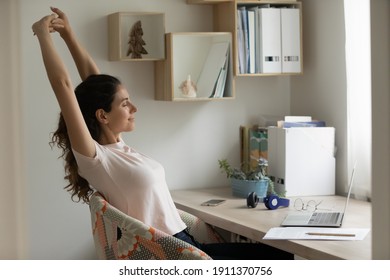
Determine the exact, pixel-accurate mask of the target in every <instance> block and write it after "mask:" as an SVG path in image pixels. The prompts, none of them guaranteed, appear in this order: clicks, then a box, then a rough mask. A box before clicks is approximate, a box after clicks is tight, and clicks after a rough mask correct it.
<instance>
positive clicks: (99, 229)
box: [89, 192, 211, 260]
mask: <svg viewBox="0 0 390 280" xmlns="http://www.w3.org/2000/svg"><path fill="white" fill-rule="evenodd" d="M89 206H90V211H91V221H92V233H93V238H94V243H95V248H96V251H97V255H98V258H99V259H113V260H119V259H135V260H147V259H161V260H162V259H177V260H190V259H191V260H205V259H211V258H210V256H208V255H207V254H206V253H204V252H203V251H202V250H199V249H198V248H196V247H194V246H192V245H190V244H188V243H187V242H184V241H182V240H180V239H178V238H175V237H173V236H172V235H169V234H167V233H165V232H162V231H160V230H158V229H155V228H153V227H151V226H148V225H146V224H144V223H142V222H141V221H139V220H137V219H134V218H132V217H130V216H128V215H126V214H124V213H123V212H121V211H119V210H118V209H117V208H115V207H114V206H112V205H110V204H109V203H108V202H107V201H106V200H105V199H104V197H103V196H102V195H101V194H99V193H98V192H95V193H94V194H93V195H92V196H91V198H90V203H89Z"/></svg>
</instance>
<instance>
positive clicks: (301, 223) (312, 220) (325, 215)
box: [281, 167, 355, 227]
mask: <svg viewBox="0 0 390 280" xmlns="http://www.w3.org/2000/svg"><path fill="white" fill-rule="evenodd" d="M354 175H355V167H354V168H353V170H352V174H351V179H350V182H349V188H348V195H347V199H346V201H345V206H344V210H343V212H319V211H316V212H307V211H305V212H298V213H290V214H288V215H287V217H286V218H285V219H284V221H283V222H282V224H281V226H284V227H341V225H342V222H343V218H344V215H345V212H346V210H347V206H348V202H349V198H350V196H351V190H352V185H353V178H354Z"/></svg>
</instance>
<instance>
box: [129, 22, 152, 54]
mask: <svg viewBox="0 0 390 280" xmlns="http://www.w3.org/2000/svg"><path fill="white" fill-rule="evenodd" d="M143 35H144V31H143V30H142V24H141V21H140V20H139V21H137V22H136V23H134V25H133V26H132V27H131V29H130V32H129V42H128V44H129V49H128V50H127V56H129V55H130V54H131V58H142V54H147V53H148V52H147V51H146V50H145V48H144V47H143V46H144V45H146V43H145V41H144V40H143V39H142V36H143Z"/></svg>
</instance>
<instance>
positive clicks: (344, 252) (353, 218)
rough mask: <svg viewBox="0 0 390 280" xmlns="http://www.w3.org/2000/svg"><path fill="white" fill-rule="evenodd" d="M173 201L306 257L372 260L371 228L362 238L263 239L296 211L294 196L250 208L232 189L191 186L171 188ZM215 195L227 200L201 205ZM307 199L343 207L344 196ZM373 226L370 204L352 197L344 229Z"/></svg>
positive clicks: (226, 227) (214, 221)
mask: <svg viewBox="0 0 390 280" xmlns="http://www.w3.org/2000/svg"><path fill="white" fill-rule="evenodd" d="M171 193H172V197H173V200H174V201H175V204H176V206H177V207H178V208H179V209H182V210H184V211H187V212H189V213H191V214H193V215H196V216H198V217H199V218H201V219H203V220H204V221H205V222H206V223H209V224H211V225H214V226H216V227H219V228H222V229H224V230H227V231H229V232H233V233H236V234H239V235H242V236H245V237H247V238H250V239H252V240H256V241H259V242H262V243H265V244H268V245H271V246H273V247H276V248H279V249H282V250H285V251H288V252H290V253H293V254H295V255H297V256H300V257H302V258H305V259H321V260H326V259H358V260H367V259H371V231H370V232H369V234H368V235H367V236H366V238H365V239H364V240H362V241H328V240H327V241H314V240H263V239H262V238H263V236H264V235H265V233H266V232H267V231H268V230H269V229H270V228H272V227H279V226H280V224H281V222H282V221H283V219H284V217H285V216H286V215H287V213H288V212H290V211H295V210H294V206H293V204H294V198H291V202H290V207H289V208H279V209H277V210H273V211H271V210H268V209H266V207H265V206H264V204H263V203H259V205H258V206H257V207H256V208H254V209H250V208H247V206H246V199H245V198H237V197H233V196H232V194H231V190H230V188H212V189H192V190H175V191H171ZM212 198H222V199H226V200H227V201H226V202H225V203H223V204H221V205H219V206H216V207H211V206H201V203H202V202H204V201H206V200H208V199H212ZM303 199H304V200H305V201H307V200H309V199H314V200H316V201H320V200H322V201H323V202H322V203H321V205H320V206H319V208H321V206H322V207H323V208H328V207H330V208H332V210H335V211H339V210H342V209H343V207H344V204H345V199H346V198H345V197H342V196H318V197H310V198H307V197H304V198H303ZM348 227H350V228H353V227H356V228H371V203H368V202H363V201H358V200H352V199H351V200H350V203H349V205H348V209H347V214H346V216H345V217H344V221H343V228H348Z"/></svg>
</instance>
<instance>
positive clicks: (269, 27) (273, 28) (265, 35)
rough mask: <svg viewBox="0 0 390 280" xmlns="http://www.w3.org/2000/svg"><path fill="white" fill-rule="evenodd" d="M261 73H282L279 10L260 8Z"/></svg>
mask: <svg viewBox="0 0 390 280" xmlns="http://www.w3.org/2000/svg"><path fill="white" fill-rule="evenodd" d="M259 20H260V34H261V63H260V67H261V71H260V72H261V73H281V72H282V62H281V54H282V48H281V35H280V32H281V22H280V9H279V8H259Z"/></svg>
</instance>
